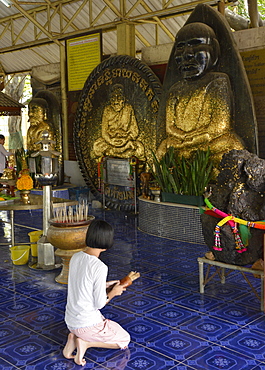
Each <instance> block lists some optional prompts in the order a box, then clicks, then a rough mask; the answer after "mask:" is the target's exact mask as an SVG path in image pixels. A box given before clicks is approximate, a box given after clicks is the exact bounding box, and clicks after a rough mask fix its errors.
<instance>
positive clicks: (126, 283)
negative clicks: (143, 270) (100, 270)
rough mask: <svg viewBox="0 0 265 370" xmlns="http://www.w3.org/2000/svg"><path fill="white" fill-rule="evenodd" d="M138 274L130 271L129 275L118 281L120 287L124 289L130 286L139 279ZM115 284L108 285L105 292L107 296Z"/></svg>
mask: <svg viewBox="0 0 265 370" xmlns="http://www.w3.org/2000/svg"><path fill="white" fill-rule="evenodd" d="M140 276H141V275H140V272H136V271H131V272H129V274H128V275H127V276H125V277H124V278H122V279H121V280H120V284H121V285H122V286H124V287H125V288H127V287H128V286H130V285H132V283H133V281H134V280H136V279H138V278H139V277H140ZM114 285H115V284H112V285H110V286H109V287H108V288H107V289H106V291H107V294H108V293H109V292H110V291H111V290H112V288H113V287H114Z"/></svg>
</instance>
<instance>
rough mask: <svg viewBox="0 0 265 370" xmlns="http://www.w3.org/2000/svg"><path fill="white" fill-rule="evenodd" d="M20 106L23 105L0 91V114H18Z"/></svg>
mask: <svg viewBox="0 0 265 370" xmlns="http://www.w3.org/2000/svg"><path fill="white" fill-rule="evenodd" d="M21 108H25V105H23V104H21V103H18V102H17V101H15V100H14V99H13V98H11V96H8V95H6V94H4V93H3V92H2V91H0V116H20V113H21Z"/></svg>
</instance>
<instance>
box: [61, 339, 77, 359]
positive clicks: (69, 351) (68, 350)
mask: <svg viewBox="0 0 265 370" xmlns="http://www.w3.org/2000/svg"><path fill="white" fill-rule="evenodd" d="M75 342H76V336H75V335H74V334H73V333H69V334H68V339H67V342H66V345H65V347H64V349H63V355H64V357H65V358H67V359H71V358H74V357H75V356H74V355H73V352H74V350H75V349H76V343H75Z"/></svg>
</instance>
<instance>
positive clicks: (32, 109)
mask: <svg viewBox="0 0 265 370" xmlns="http://www.w3.org/2000/svg"><path fill="white" fill-rule="evenodd" d="M28 108H29V111H28V115H29V121H30V123H31V124H38V123H39V122H41V121H44V120H46V119H47V112H48V103H47V101H46V100H45V99H43V98H33V99H32V100H31V101H30V102H29V105H28Z"/></svg>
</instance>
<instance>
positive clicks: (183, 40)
mask: <svg viewBox="0 0 265 370" xmlns="http://www.w3.org/2000/svg"><path fill="white" fill-rule="evenodd" d="M175 45H176V46H175V60H176V63H177V68H178V72H179V74H180V75H181V77H183V78H184V79H192V78H197V77H200V76H202V75H203V74H205V73H206V72H208V71H209V70H210V69H211V68H212V67H213V66H214V65H215V64H216V63H217V60H218V57H219V53H220V47H219V42H218V40H217V38H216V36H215V33H214V31H213V29H212V28H211V27H209V26H207V25H206V24H205V23H199V22H194V23H189V24H187V25H185V26H184V27H182V28H181V29H180V30H179V32H178V33H177V36H176V42H175Z"/></svg>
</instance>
